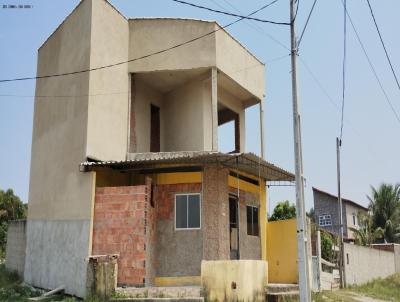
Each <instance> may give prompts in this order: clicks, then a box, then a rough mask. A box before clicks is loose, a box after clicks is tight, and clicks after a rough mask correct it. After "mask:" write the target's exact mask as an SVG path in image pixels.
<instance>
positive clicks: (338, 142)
mask: <svg viewBox="0 0 400 302" xmlns="http://www.w3.org/2000/svg"><path fill="white" fill-rule="evenodd" d="M341 146H342V141H341V140H340V139H339V138H338V137H337V138H336V159H337V186H338V212H339V213H338V214H339V274H340V287H341V288H344V287H345V273H344V263H343V261H344V250H343V245H344V244H343V207H342V195H341V194H342V193H341V191H340V147H341Z"/></svg>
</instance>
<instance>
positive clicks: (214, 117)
mask: <svg viewBox="0 0 400 302" xmlns="http://www.w3.org/2000/svg"><path fill="white" fill-rule="evenodd" d="M217 78H218V71H217V68H216V67H213V68H211V104H212V105H211V107H212V151H218V89H217V86H218V82H217Z"/></svg>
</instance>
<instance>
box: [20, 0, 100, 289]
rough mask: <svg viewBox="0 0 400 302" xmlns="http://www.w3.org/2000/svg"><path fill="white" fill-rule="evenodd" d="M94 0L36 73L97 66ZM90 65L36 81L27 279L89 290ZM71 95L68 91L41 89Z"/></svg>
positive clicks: (59, 35)
mask: <svg viewBox="0 0 400 302" xmlns="http://www.w3.org/2000/svg"><path fill="white" fill-rule="evenodd" d="M91 14H92V1H90V0H87V1H83V2H81V3H80V4H79V5H78V7H77V8H76V9H75V10H74V12H73V13H71V14H70V15H69V16H68V17H67V19H66V20H65V21H64V22H63V23H62V24H61V25H60V26H59V27H58V29H57V30H56V31H55V32H54V33H53V34H52V35H51V36H50V37H49V38H48V40H47V41H46V43H45V44H43V46H42V47H41V48H40V49H39V53H38V66H37V74H38V75H39V76H40V75H48V74H56V73H65V72H72V71H76V70H83V69H87V68H89V67H90V41H91V29H92V24H91V22H92V16H91ZM88 92H89V73H81V74H76V75H73V76H63V77H56V78H47V79H41V80H38V81H36V95H37V97H35V106H34V119H33V137H32V159H31V169H30V175H31V176H30V187H29V206H28V221H27V254H26V263H25V281H26V282H28V283H31V284H33V285H35V286H38V287H42V288H46V289H52V288H55V287H57V286H60V285H64V286H65V289H66V292H67V293H69V294H75V295H78V296H84V294H85V283H86V266H87V263H86V262H85V259H86V258H87V256H88V255H89V246H90V244H89V241H90V221H91V211H92V198H93V197H94V195H93V192H92V191H93V189H92V188H93V182H94V173H85V174H82V173H80V172H79V167H78V165H79V163H80V162H82V161H83V160H84V159H85V158H86V132H87V121H88V96H87V95H88ZM41 95H47V96H52V95H54V96H68V97H65V98H59V97H54V98H52V97H47V98H41V97H39V96H41Z"/></svg>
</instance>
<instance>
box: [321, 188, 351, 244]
mask: <svg viewBox="0 0 400 302" xmlns="http://www.w3.org/2000/svg"><path fill="white" fill-rule="evenodd" d="M313 193H314V209H315V219H316V221H317V224H319V216H320V215H331V219H332V225H331V226H321V228H322V229H324V230H327V231H329V232H331V233H334V234H336V235H338V234H339V225H340V222H339V215H338V203H337V198H334V197H332V196H329V195H326V194H323V193H321V192H318V191H313ZM343 205H344V204H343ZM342 213H343V214H342V215H343V218H344V219H345V218H346V207H345V206H343V209H342ZM343 223H345V221H343ZM344 225H346V224H344ZM344 236H345V237H347V227H344Z"/></svg>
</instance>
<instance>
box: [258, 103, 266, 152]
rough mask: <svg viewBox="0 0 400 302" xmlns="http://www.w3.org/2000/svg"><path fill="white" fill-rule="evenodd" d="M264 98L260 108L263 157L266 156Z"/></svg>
mask: <svg viewBox="0 0 400 302" xmlns="http://www.w3.org/2000/svg"><path fill="white" fill-rule="evenodd" d="M263 104H264V103H263V100H261V101H260V103H259V109H260V146H261V150H260V152H261V154H260V155H261V158H262V159H264V158H265V146H264V105H263Z"/></svg>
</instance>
